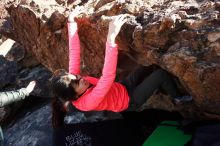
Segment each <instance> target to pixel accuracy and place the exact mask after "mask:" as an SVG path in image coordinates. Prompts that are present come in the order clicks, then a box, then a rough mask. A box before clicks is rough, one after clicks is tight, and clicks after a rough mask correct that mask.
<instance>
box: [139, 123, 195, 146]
mask: <svg viewBox="0 0 220 146" xmlns="http://www.w3.org/2000/svg"><path fill="white" fill-rule="evenodd" d="M178 125H179V124H178V122H176V121H163V122H162V123H161V124H160V125H159V126H158V127H157V128H156V129H155V130H154V131H153V133H152V134H151V135H150V136H149V137H148V139H147V140H146V141H145V142H144V144H143V146H184V145H185V144H186V143H187V142H188V141H189V140H190V139H191V137H192V136H191V135H185V134H184V133H183V131H182V130H180V129H178Z"/></svg>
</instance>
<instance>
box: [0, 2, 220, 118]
mask: <svg viewBox="0 0 220 146" xmlns="http://www.w3.org/2000/svg"><path fill="white" fill-rule="evenodd" d="M76 5H81V6H84V9H85V13H84V14H82V15H80V16H79V17H78V19H77V23H78V26H79V36H80V41H81V42H80V43H81V49H82V54H81V62H82V66H81V67H82V72H83V73H86V74H90V75H94V76H99V75H100V74H101V70H102V66H103V58H104V50H105V42H106V34H107V31H108V21H109V18H110V17H111V16H113V15H118V14H124V13H126V14H129V16H130V17H129V21H128V22H127V23H126V24H125V25H124V26H123V27H122V30H121V31H120V33H119V35H118V37H117V43H118V44H119V48H120V52H119V66H118V70H119V75H120V74H122V73H123V72H126V71H128V70H131V69H132V68H134V67H135V66H136V64H143V65H152V64H154V65H157V66H159V67H161V68H163V69H165V70H167V71H168V72H170V73H171V74H172V75H173V76H174V77H176V78H177V79H178V82H179V85H180V87H181V88H182V89H183V90H182V91H183V92H184V91H185V93H186V94H190V95H192V96H193V99H194V100H193V101H194V103H193V104H190V105H187V106H183V107H182V108H177V107H175V106H169V105H170V104H171V102H170V100H169V101H167V102H169V103H170V104H166V102H165V101H164V100H159V99H158V98H157V100H155V101H154V100H151V101H153V102H152V103H151V104H149V105H152V106H148V107H154V108H161V106H160V104H159V105H158V106H156V105H157V103H162V104H163V105H167V106H165V107H164V108H165V109H167V110H180V111H181V112H182V113H190V114H184V115H192V116H197V117H208V118H220V117H219V116H220V107H219V104H220V86H219V85H220V64H219V61H220V57H219V55H220V39H219V38H220V27H219V26H220V22H219V21H220V19H219V10H220V3H219V2H217V1H212V0H211V1H210V0H203V1H192V0H184V1H175V0H164V1H157V0H148V1H142V0H120V1H119V0H118V1H113V0H89V1H83V0H81V1H78V2H77V3H71V2H69V3H65V4H63V3H62V2H60V5H59V4H58V3H56V2H55V1H45V0H38V1H37V0H32V1H26V2H25V3H21V4H16V3H12V4H10V5H9V6H7V7H8V9H7V10H8V13H9V14H10V20H8V21H10V24H11V26H4V28H3V27H2V29H0V30H1V32H2V33H3V34H5V35H8V36H10V37H12V38H14V40H16V41H17V42H19V43H20V44H22V45H23V46H24V47H25V49H26V50H27V51H29V52H31V53H32V54H33V55H35V56H36V58H37V59H38V60H39V61H40V62H41V63H42V64H43V65H44V66H46V67H47V68H48V69H49V70H51V71H55V70H56V69H59V68H66V69H67V66H68V38H67V25H66V23H67V16H68V13H69V11H70V9H71V8H74V7H75V6H76ZM9 28H13V29H11V31H9V30H10V29H9ZM4 30H7V31H4ZM125 62H126V63H125ZM129 62H130V63H129ZM127 66H129V67H127ZM154 99H155V98H154ZM163 101H164V102H163ZM172 107H173V108H172Z"/></svg>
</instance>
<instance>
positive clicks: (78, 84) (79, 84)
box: [68, 74, 90, 95]
mask: <svg viewBox="0 0 220 146" xmlns="http://www.w3.org/2000/svg"><path fill="white" fill-rule="evenodd" d="M68 77H69V78H70V79H71V85H72V87H73V88H74V89H75V91H76V93H77V95H81V94H83V93H84V92H85V91H86V90H87V89H88V88H89V85H90V83H89V82H88V81H86V80H85V79H83V78H82V77H81V76H80V75H73V74H68Z"/></svg>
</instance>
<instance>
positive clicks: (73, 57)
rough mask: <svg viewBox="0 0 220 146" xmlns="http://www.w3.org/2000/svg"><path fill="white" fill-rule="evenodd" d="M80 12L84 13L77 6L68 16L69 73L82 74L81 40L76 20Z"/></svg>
mask: <svg viewBox="0 0 220 146" xmlns="http://www.w3.org/2000/svg"><path fill="white" fill-rule="evenodd" d="M80 13H82V11H81V10H80V7H76V8H75V9H74V11H72V12H70V14H69V17H68V37H69V73H71V74H80V41H79V36H78V28H77V23H76V22H75V20H74V18H75V17H76V16H77V15H79V14H80Z"/></svg>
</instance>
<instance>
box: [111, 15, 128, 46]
mask: <svg viewBox="0 0 220 146" xmlns="http://www.w3.org/2000/svg"><path fill="white" fill-rule="evenodd" d="M126 17H127V15H118V16H116V17H114V18H113V20H111V21H110V23H109V30H108V36H107V42H109V43H115V38H116V36H117V35H118V33H119V31H120V30H121V27H122V25H123V24H124V23H125V22H126V21H127V18H126Z"/></svg>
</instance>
